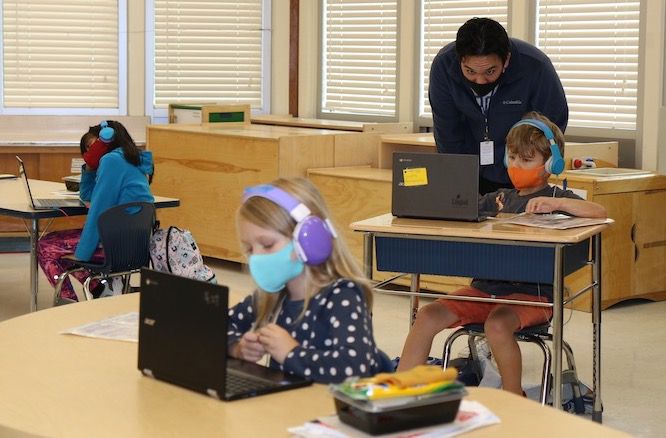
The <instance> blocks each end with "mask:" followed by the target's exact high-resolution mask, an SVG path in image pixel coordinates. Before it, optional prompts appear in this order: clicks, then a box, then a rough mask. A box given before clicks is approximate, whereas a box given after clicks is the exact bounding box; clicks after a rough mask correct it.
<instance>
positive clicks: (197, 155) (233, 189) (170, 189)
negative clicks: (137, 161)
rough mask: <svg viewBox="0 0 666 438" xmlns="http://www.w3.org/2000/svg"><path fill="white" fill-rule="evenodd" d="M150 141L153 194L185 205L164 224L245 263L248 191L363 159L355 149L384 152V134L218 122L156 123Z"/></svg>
mask: <svg viewBox="0 0 666 438" xmlns="http://www.w3.org/2000/svg"><path fill="white" fill-rule="evenodd" d="M147 142H148V149H150V150H151V151H152V152H153V156H154V159H155V168H156V171H155V178H154V179H153V185H152V188H153V193H155V194H156V195H161V196H168V197H174V198H179V199H180V201H181V206H180V208H174V209H169V210H171V211H165V212H162V213H161V214H160V220H161V221H162V225H176V226H179V227H184V228H188V229H190V230H191V231H192V234H193V235H194V237H195V239H196V240H197V243H198V244H199V247H200V248H201V252H202V254H203V255H205V256H209V257H216V258H220V259H224V260H231V261H236V262H242V261H244V260H245V259H244V257H243V255H242V253H241V250H240V244H239V241H238V237H237V235H236V227H235V213H236V209H237V208H238V206H239V205H240V202H241V197H242V194H243V190H244V189H245V187H248V186H252V185H256V184H260V183H268V182H270V181H271V180H273V179H275V178H278V177H291V176H303V177H304V176H306V171H307V169H310V168H318V167H334V166H337V165H338V163H339V162H344V161H346V160H352V161H353V160H354V159H356V160H360V159H362V158H358V157H355V155H354V154H353V153H352V149H354V148H355V149H356V150H358V149H364V148H367V149H369V150H375V151H376V147H377V143H378V142H379V135H378V134H366V133H355V132H344V131H331V130H324V129H308V128H296V127H286V126H270V125H254V124H251V125H239V126H227V125H226V124H224V123H218V124H216V123H210V124H203V125H152V126H149V127H148V129H147ZM360 156H361V157H363V156H365V154H360ZM361 163H363V164H364V162H363V161H361V162H358V161H357V162H356V164H361Z"/></svg>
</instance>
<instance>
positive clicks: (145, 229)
mask: <svg viewBox="0 0 666 438" xmlns="http://www.w3.org/2000/svg"><path fill="white" fill-rule="evenodd" d="M154 223H155V206H154V205H153V204H152V203H150V202H130V203H127V204H123V205H118V206H115V207H111V208H109V209H108V210H106V211H104V212H103V213H102V214H101V215H100V216H99V218H98V220H97V226H98V228H99V235H100V239H101V241H102V247H103V248H104V261H103V262H102V263H93V262H84V261H79V260H73V263H74V267H73V268H72V269H69V270H68V271H66V272H64V273H63V274H61V275H60V276H59V277H58V282H57V283H56V287H55V294H54V305H59V304H66V303H69V302H71V300H68V299H64V298H61V297H60V289H61V288H62V283H63V281H64V280H65V278H67V276H68V275H69V274H71V273H72V272H75V271H80V270H87V271H89V273H90V276H89V277H88V278H87V279H86V281H85V282H84V283H83V292H84V296H85V299H86V300H90V299H92V298H93V296H92V293H91V292H90V282H91V281H92V280H94V279H103V280H106V281H109V280H110V279H112V278H114V277H121V278H122V279H123V291H122V293H127V292H129V290H130V282H129V279H130V276H131V275H132V274H133V273H135V272H139V270H140V269H141V268H142V267H144V266H148V264H149V262H150V253H149V249H148V248H149V244H150V237H151V235H152V232H153V224H154Z"/></svg>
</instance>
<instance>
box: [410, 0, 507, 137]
mask: <svg viewBox="0 0 666 438" xmlns="http://www.w3.org/2000/svg"><path fill="white" fill-rule="evenodd" d="M474 17H487V18H492V19H493V20H496V21H497V22H499V23H500V24H502V26H504V28H507V17H508V6H507V1H506V0H503V1H494V0H488V1H454V0H439V1H438V0H422V1H421V14H420V19H421V26H420V29H421V35H422V38H423V39H422V41H421V50H420V54H421V59H420V63H419V65H420V75H419V76H420V78H421V87H420V90H419V108H418V110H419V122H420V124H423V125H432V111H431V110H430V103H429V102H428V79H429V76H430V65H431V64H432V60H433V59H435V55H437V52H439V50H440V49H441V48H442V47H444V46H445V45H447V44H449V43H451V42H453V41H455V39H456V33H457V32H458V28H459V27H460V26H462V25H463V24H465V22H466V21H467V20H469V19H470V18H474Z"/></svg>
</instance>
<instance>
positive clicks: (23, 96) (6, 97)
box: [2, 0, 120, 109]
mask: <svg viewBox="0 0 666 438" xmlns="http://www.w3.org/2000/svg"><path fill="white" fill-rule="evenodd" d="M2 39H3V45H2V49H3V50H2V74H3V75H2V106H3V108H85V109H90V108H110V109H117V108H119V105H120V102H119V99H120V97H119V95H120V91H119V80H118V78H119V74H118V71H119V65H120V60H119V55H120V54H119V1H118V0H96V1H95V4H94V6H91V4H90V2H89V1H87V0H59V1H57V2H56V1H52V0H51V1H49V0H2Z"/></svg>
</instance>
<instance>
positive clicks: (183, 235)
mask: <svg viewBox="0 0 666 438" xmlns="http://www.w3.org/2000/svg"><path fill="white" fill-rule="evenodd" d="M150 259H151V261H152V262H153V268H154V269H155V270H157V271H162V272H170V273H172V274H175V275H179V276H181V277H187V278H193V279H195V280H202V281H209V282H211V283H217V280H216V279H215V273H214V272H213V271H212V270H211V269H210V268H209V267H208V266H206V265H204V262H203V257H201V253H200V252H199V248H198V247H197V244H196V242H195V241H194V237H192V233H190V231H189V230H182V229H180V228H178V227H169V229H168V230H164V229H162V228H158V229H156V230H155V231H154V232H153V237H152V239H151V240H150Z"/></svg>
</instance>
